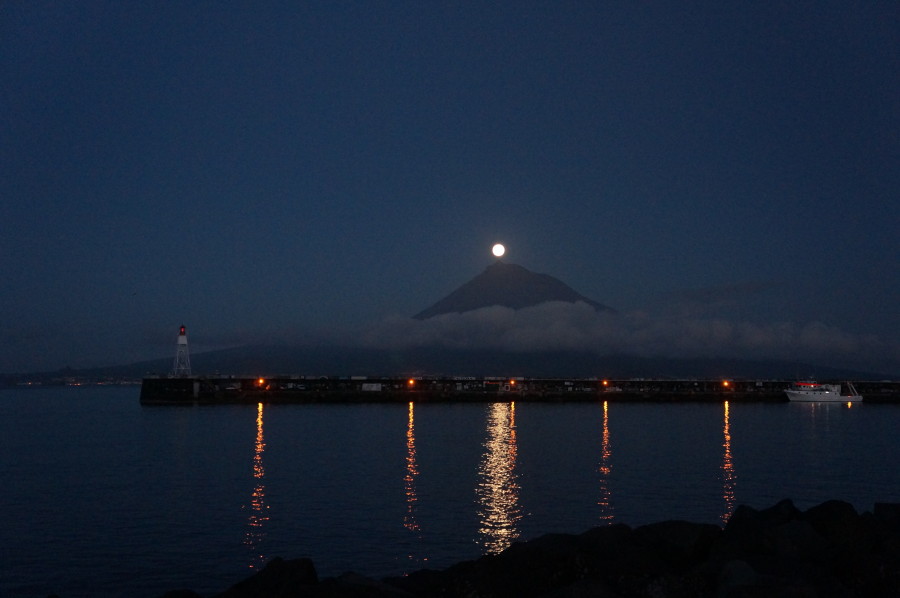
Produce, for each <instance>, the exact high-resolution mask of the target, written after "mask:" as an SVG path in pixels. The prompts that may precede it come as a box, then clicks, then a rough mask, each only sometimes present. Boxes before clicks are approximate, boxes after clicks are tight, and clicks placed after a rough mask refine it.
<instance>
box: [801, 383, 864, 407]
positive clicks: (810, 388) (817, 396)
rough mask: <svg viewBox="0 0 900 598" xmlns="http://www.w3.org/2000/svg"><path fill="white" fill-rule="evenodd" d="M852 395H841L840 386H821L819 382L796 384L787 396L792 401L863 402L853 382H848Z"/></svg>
mask: <svg viewBox="0 0 900 598" xmlns="http://www.w3.org/2000/svg"><path fill="white" fill-rule="evenodd" d="M846 385H847V389H848V390H849V392H850V394H847V395H842V394H841V385H840V384H819V383H818V382H794V384H793V385H791V387H790V388H788V389H787V390H785V391H784V392H785V394H786V395H787V397H788V399H790V400H791V401H818V402H825V403H853V402H856V401H862V395H860V394H859V393H858V392H857V391H856V388H854V386H853V384H852V383H851V382H847V383H846Z"/></svg>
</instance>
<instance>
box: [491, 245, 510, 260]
mask: <svg viewBox="0 0 900 598" xmlns="http://www.w3.org/2000/svg"><path fill="white" fill-rule="evenodd" d="M491 253H493V254H494V255H495V256H497V257H500V256H502V255H503V254H504V253H506V247H504V246H503V245H502V244H500V243H497V244H496V245H494V246H493V247H492V248H491Z"/></svg>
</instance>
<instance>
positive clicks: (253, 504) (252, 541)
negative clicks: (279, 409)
mask: <svg viewBox="0 0 900 598" xmlns="http://www.w3.org/2000/svg"><path fill="white" fill-rule="evenodd" d="M265 450H266V442H265V436H264V435H263V404H262V403H259V404H258V405H257V406H256V444H255V446H254V450H253V478H254V480H255V484H254V487H253V492H251V494H250V505H249V508H250V515H249V517H248V518H247V533H246V534H244V545H245V546H247V547H248V548H249V549H250V551H251V552H252V553H253V556H252V557H251V561H250V565H249V567H250V568H251V569H259V568H261V567H262V566H263V565H264V564H265V561H266V556H265V555H264V554H260V553H259V544H260V543H261V542H262V541H263V540H264V539H265V537H266V533H265V531H264V527H265V523H266V521H268V520H269V515H268V510H269V505H267V504H266V484H265V477H266V469H265V467H264V466H263V453H264V452H265Z"/></svg>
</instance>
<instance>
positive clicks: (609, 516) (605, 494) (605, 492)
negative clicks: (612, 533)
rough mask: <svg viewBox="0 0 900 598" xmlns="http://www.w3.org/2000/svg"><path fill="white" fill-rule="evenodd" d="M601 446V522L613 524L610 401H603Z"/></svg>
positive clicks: (598, 501)
mask: <svg viewBox="0 0 900 598" xmlns="http://www.w3.org/2000/svg"><path fill="white" fill-rule="evenodd" d="M601 438H602V440H601V444H600V467H599V471H600V496H599V498H598V499H597V504H598V505H599V506H600V520H601V521H604V522H606V523H607V524H611V523H612V521H613V507H612V493H611V492H610V488H609V474H610V472H612V463H611V461H612V446H611V445H610V441H609V401H603V433H602V436H601Z"/></svg>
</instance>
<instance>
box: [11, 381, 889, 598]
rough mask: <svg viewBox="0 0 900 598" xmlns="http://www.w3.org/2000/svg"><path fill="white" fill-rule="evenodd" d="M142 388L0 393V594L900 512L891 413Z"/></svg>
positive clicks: (193, 581)
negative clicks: (769, 519)
mask: <svg viewBox="0 0 900 598" xmlns="http://www.w3.org/2000/svg"><path fill="white" fill-rule="evenodd" d="M138 395H139V389H138V388H136V387H120V388H96V387H94V388H48V389H22V390H6V391H0V479H2V481H3V486H2V491H0V514H2V518H3V521H2V525H0V551H2V558H0V596H41V597H44V596H46V595H47V594H50V593H57V594H59V595H60V596H62V597H63V598H76V597H81V596H92V597H97V596H99V597H106V596H108V597H113V596H122V595H129V596H136V597H141V596H146V597H156V596H160V595H161V594H162V593H164V592H165V591H167V590H170V589H176V588H191V589H194V590H196V591H198V592H200V593H202V594H209V593H214V592H217V591H222V590H224V589H225V588H227V587H228V586H230V585H231V584H233V583H235V582H237V581H239V580H240V579H242V578H244V577H246V576H248V575H250V574H251V573H252V572H253V570H254V568H258V567H260V566H261V565H262V564H263V563H264V562H265V561H266V560H267V559H269V558H271V557H273V556H282V557H285V558H296V557H310V558H312V559H313V561H314V563H315V564H316V567H317V569H318V571H319V574H320V576H330V575H337V574H340V573H342V572H344V571H348V570H353V571H357V572H359V573H362V574H365V575H370V576H373V577H383V576H387V575H394V574H401V573H403V572H408V571H412V570H416V569H420V568H423V567H431V568H441V567H445V566H448V565H450V564H452V563H454V562H456V561H459V560H463V559H470V558H475V557H477V556H478V555H480V554H483V553H486V552H492V551H497V550H501V549H502V548H504V547H505V546H508V545H509V544H510V543H511V542H513V541H516V540H526V539H529V538H533V537H536V536H538V535H541V534H543V533H547V532H581V531H584V530H586V529H588V528H590V527H592V526H597V525H606V524H609V523H611V522H617V523H619V522H621V523H627V524H629V525H632V526H636V525H641V524H645V523H650V522H653V521H659V520H663V519H676V518H677V519H687V520H691V521H697V522H710V523H722V522H723V521H725V520H726V519H727V517H728V515H729V514H730V513H731V512H732V511H733V509H734V508H735V507H736V506H737V505H738V504H748V505H751V506H754V507H757V508H764V507H768V506H771V505H772V504H774V503H775V502H776V501H778V500H780V499H782V498H791V499H793V500H794V502H795V503H796V504H797V506H799V507H800V508H807V507H810V506H813V505H815V504H818V503H820V502H822V501H824V500H827V499H831V498H840V499H844V500H847V501H849V502H851V503H853V505H854V506H856V508H857V509H858V510H870V509H872V506H873V504H874V503H875V502H900V476H898V475H897V462H898V456H900V437H898V430H900V406H892V405H876V404H865V403H863V404H856V405H853V406H852V407H848V406H847V405H813V404H806V405H801V404H789V403H784V404H763V403H758V404H734V403H731V404H695V403H686V404H659V403H634V404H623V403H603V402H597V403H594V404H529V403H523V402H518V403H515V404H475V405H458V404H441V405H408V404H402V405H400V404H398V405H381V404H370V405H330V406H325V405H280V406H260V405H255V404H254V405H246V406H215V407H141V406H140V405H139V404H138Z"/></svg>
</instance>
